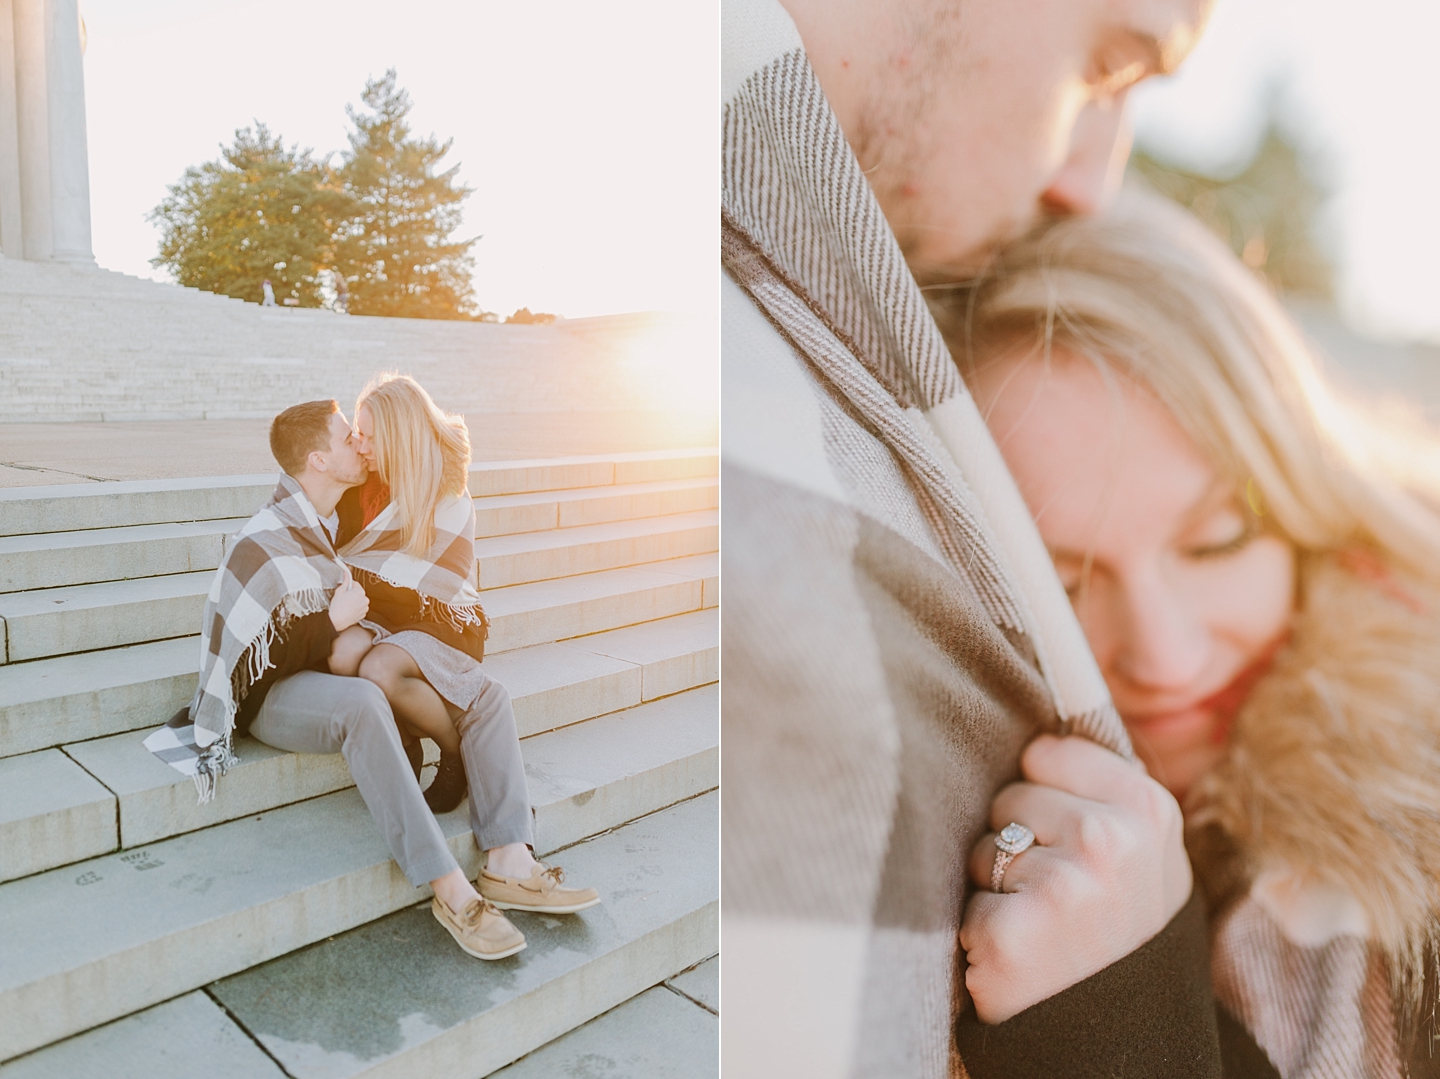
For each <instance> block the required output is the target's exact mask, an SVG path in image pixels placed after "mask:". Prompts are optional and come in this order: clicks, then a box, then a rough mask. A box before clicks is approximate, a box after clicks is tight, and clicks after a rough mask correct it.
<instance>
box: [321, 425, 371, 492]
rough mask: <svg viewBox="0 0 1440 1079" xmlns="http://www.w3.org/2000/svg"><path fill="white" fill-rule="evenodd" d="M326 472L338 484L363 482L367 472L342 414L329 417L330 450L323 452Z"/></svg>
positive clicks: (352, 433) (353, 436)
mask: <svg viewBox="0 0 1440 1079" xmlns="http://www.w3.org/2000/svg"><path fill="white" fill-rule="evenodd" d="M325 463H326V466H327V471H328V472H329V473H330V476H331V478H332V479H334V480H335V481H336V482H338V483H348V484H352V485H353V484H359V483H364V482H365V477H366V475H368V470H367V468H366V465H365V458H363V457H361V456H360V452H359V450H357V449H356V447H355V435H354V432H353V431H352V430H351V427H350V421H348V420H347V419H346V418H345V414H344V413H343V412H334V413H331V415H330V448H329V449H327V450H326V451H325Z"/></svg>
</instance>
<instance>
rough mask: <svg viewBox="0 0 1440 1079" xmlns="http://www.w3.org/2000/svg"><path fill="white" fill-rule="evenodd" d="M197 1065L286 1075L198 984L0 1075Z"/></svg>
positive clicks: (46, 1078) (110, 1078) (249, 1074)
mask: <svg viewBox="0 0 1440 1079" xmlns="http://www.w3.org/2000/svg"><path fill="white" fill-rule="evenodd" d="M201 1061H203V1064H197V1062H201ZM197 1071H198V1072H199V1073H201V1074H204V1075H205V1076H207V1077H211V1079H289V1077H288V1076H286V1074H285V1073H284V1072H283V1071H281V1070H280V1067H279V1065H277V1064H276V1063H275V1062H274V1061H273V1060H271V1059H270V1058H269V1057H268V1056H266V1055H265V1051H264V1050H263V1049H261V1048H260V1047H259V1046H258V1045H256V1044H255V1043H254V1042H253V1041H252V1040H251V1039H250V1036H249V1035H248V1034H246V1033H245V1031H244V1030H243V1029H241V1027H240V1026H239V1025H238V1024H236V1022H235V1021H234V1020H233V1019H231V1018H230V1017H229V1016H228V1015H226V1014H225V1011H224V1009H223V1008H221V1007H220V1005H218V1004H216V1003H215V1001H213V1000H212V999H210V997H209V996H208V995H206V994H205V993H204V992H203V991H198V990H197V991H196V992H193V993H186V994H185V995H184V996H180V997H176V998H175V999H174V1000H167V1001H166V1002H165V1003H164V1004H157V1005H155V1006H154V1007H153V1008H146V1009H145V1010H144V1011H140V1012H136V1013H135V1014H134V1015H128V1016H126V1017H125V1018H124V1019H117V1020H115V1021H114V1022H113V1023H107V1024H105V1025H104V1026H102V1027H96V1028H95V1029H94V1030H89V1031H86V1032H85V1033H84V1034H77V1035H75V1037H73V1038H66V1039H65V1040H64V1041H61V1042H56V1043H55V1044H54V1045H49V1046H46V1047H45V1048H44V1049H39V1050H36V1051H35V1052H33V1053H28V1054H26V1055H25V1056H23V1057H20V1058H18V1059H16V1060H12V1061H10V1063H8V1064H0V1079H57V1077H58V1076H84V1075H91V1076H102V1075H103V1076H104V1077H105V1079H194V1076H195V1075H196V1074H197Z"/></svg>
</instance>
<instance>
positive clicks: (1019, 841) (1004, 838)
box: [990, 821, 1035, 892]
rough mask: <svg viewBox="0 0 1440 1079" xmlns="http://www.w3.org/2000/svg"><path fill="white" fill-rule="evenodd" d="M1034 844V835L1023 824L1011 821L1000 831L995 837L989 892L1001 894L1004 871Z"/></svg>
mask: <svg viewBox="0 0 1440 1079" xmlns="http://www.w3.org/2000/svg"><path fill="white" fill-rule="evenodd" d="M1034 843H1035V833H1034V832H1032V831H1031V830H1030V829H1029V828H1026V827H1025V825H1023V824H1017V823H1015V822H1014V821H1011V822H1010V823H1009V824H1007V825H1005V827H1004V828H1002V829H1000V834H999V835H997V836H996V837H995V848H996V851H995V865H994V866H993V867H992V868H991V869H990V890H991V891H992V892H1003V891H1004V890H1005V889H1004V888H1003V887H1001V885H1003V884H1004V883H1005V870H1007V869H1009V868H1010V863H1011V862H1013V861H1014V860H1015V856H1016V855H1018V854H1023V853H1025V852H1026V851H1027V850H1029V849H1030V848H1031V846H1033V845H1034Z"/></svg>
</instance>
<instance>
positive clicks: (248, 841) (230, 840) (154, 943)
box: [0, 687, 719, 1066]
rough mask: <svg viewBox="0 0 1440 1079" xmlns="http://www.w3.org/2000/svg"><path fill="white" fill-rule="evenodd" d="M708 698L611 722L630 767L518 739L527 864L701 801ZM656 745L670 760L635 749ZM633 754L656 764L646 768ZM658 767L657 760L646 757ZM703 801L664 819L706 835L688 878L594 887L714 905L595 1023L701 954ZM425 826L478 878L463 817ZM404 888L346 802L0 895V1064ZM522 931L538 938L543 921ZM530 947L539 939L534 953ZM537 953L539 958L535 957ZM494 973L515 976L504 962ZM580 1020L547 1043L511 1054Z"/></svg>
mask: <svg viewBox="0 0 1440 1079" xmlns="http://www.w3.org/2000/svg"><path fill="white" fill-rule="evenodd" d="M717 704H718V693H717V691H716V690H715V689H714V688H713V687H712V688H709V689H700V690H693V691H691V692H690V693H688V694H682V695H680V696H677V697H672V698H667V699H666V700H663V701H658V702H655V703H653V704H648V705H642V706H640V707H639V708H635V709H632V710H630V711H629V712H626V713H621V714H620V715H618V716H615V717H610V720H609V724H608V730H606V733H607V735H608V739H607V741H608V742H616V741H624V742H626V743H628V744H629V745H630V746H632V747H633V757H627V759H626V760H624V761H623V762H622V761H619V760H617V758H616V757H615V756H614V755H612V754H608V753H607V754H604V755H601V756H599V758H598V759H597V757H596V754H595V752H594V751H595V749H596V747H595V746H594V745H593V744H589V743H586V744H583V745H582V744H578V743H577V744H576V745H575V746H574V747H573V748H565V746H566V744H567V742H569V741H573V740H574V739H573V733H574V732H581V731H584V730H585V729H586V728H587V727H589V726H590V725H591V724H590V723H587V724H581V725H579V726H578V727H573V728H567V729H565V730H562V731H558V732H554V733H553V734H550V735H542V736H540V737H539V738H538V739H531V740H530V743H531V744H532V745H533V744H534V743H535V742H537V741H541V739H546V740H548V741H545V742H542V744H541V746H540V747H539V748H538V750H531V749H530V746H528V745H527V751H529V752H531V753H532V755H533V758H534V760H535V761H536V762H537V767H536V769H535V771H533V772H530V783H531V797H532V800H533V802H534V803H535V806H536V818H537V828H538V832H537V842H536V850H537V852H538V853H540V854H542V855H543V854H548V853H550V852H552V851H554V850H556V849H558V848H560V847H562V846H565V845H568V844H570V843H574V842H575V841H577V840H579V839H581V838H584V837H585V836H587V835H596V834H599V833H601V832H604V831H606V830H607V829H614V828H620V826H621V825H624V824H625V823H626V822H627V821H632V820H635V819H636V818H639V817H641V816H644V815H646V814H649V813H653V812H655V811H656V810H659V809H662V808H664V807H665V806H667V805H674V804H676V803H677V802H680V801H682V800H684V799H690V798H693V797H694V796H695V795H698V794H702V793H703V792H704V791H706V790H711V789H713V788H714V787H715V785H716V783H717V782H718V769H719V748H718V733H719V731H718V728H719V723H718V710H717ZM605 722H606V721H605V720H596V721H592V723H605ZM592 737H593V736H592ZM652 742H654V743H662V744H664V745H665V746H666V747H667V748H666V749H665V750H664V751H663V752H661V751H659V750H651V749H649V748H647V747H648V745H649V743H652ZM647 755H649V760H651V761H653V762H654V763H653V764H651V765H650V766H648V767H647V766H646V764H645V761H646V759H647ZM665 755H668V758H669V759H666V760H664V761H660V760H658V758H659V757H660V756H665ZM527 771H528V769H527ZM586 777H588V778H586ZM227 778H229V777H227ZM581 787H584V789H579V788H581ZM662 799H663V800H662ZM713 804H714V799H713V798H711V799H707V800H706V804H705V808H704V810H703V811H702V810H697V809H696V808H693V807H694V806H695V803H694V802H691V803H689V805H690V807H691V808H686V807H685V806H681V807H679V808H678V810H677V813H678V815H679V816H681V817H683V818H686V819H690V820H695V819H696V818H694V817H691V816H690V815H691V814H699V815H700V816H703V817H704V821H705V823H704V824H703V826H699V827H698V830H692V831H691V834H690V835H689V836H687V839H686V841H685V842H684V843H682V844H680V845H679V846H680V847H681V848H684V850H685V851H687V852H688V855H687V857H688V859H689V860H688V861H687V862H686V867H687V871H686V873H684V874H675V875H674V877H673V887H666V888H660V887H657V886H658V885H659V884H660V881H659V880H658V879H651V876H652V875H651V874H648V873H647V872H645V871H644V870H643V869H642V870H640V871H638V872H637V873H636V875H635V876H634V878H633V881H634V882H633V884H628V886H626V885H623V884H618V883H607V884H606V891H607V894H608V895H609V900H608V902H607V904H605V905H602V906H601V907H600V908H596V909H597V910H600V911H603V912H604V913H603V914H601V915H599V918H600V919H608V918H611V917H614V916H616V914H617V913H618V912H619V910H621V909H634V910H637V911H639V910H645V909H654V910H656V911H660V910H663V909H664V908H666V907H668V906H669V904H670V903H671V902H672V901H673V900H674V898H675V897H676V896H677V895H678V894H680V893H682V892H684V893H686V894H689V891H688V890H689V889H690V888H691V887H692V886H697V885H698V886H699V887H701V888H703V894H704V896H705V897H706V899H705V904H706V906H705V909H706V910H707V911H710V913H709V914H707V916H706V920H705V934H704V936H705V939H704V941H703V943H696V944H695V946H694V948H693V950H692V951H691V952H690V953H688V954H686V955H667V957H666V958H665V961H664V964H663V969H661V970H658V971H654V972H651V971H647V973H646V978H645V979H644V980H642V981H641V983H640V984H639V985H635V986H634V987H632V988H630V989H629V990H628V991H627V992H624V993H622V994H620V995H619V996H618V997H617V998H615V999H612V1000H609V1001H608V1002H606V1001H597V1002H596V1003H598V1007H597V1008H596V1011H603V1010H604V1009H605V1008H608V1007H610V1006H612V1005H613V1004H614V1003H617V1002H618V1001H619V1000H623V999H627V998H628V997H629V996H631V995H633V994H634V993H635V992H638V991H639V990H640V989H643V988H645V986H647V985H653V984H655V982H656V981H658V980H660V979H661V978H664V977H666V976H667V972H673V971H674V970H676V969H677V968H682V967H684V966H686V965H688V964H690V963H693V962H695V961H697V960H698V959H700V958H702V957H703V956H705V955H708V954H711V953H713V952H714V950H715V941H714V932H715V920H714V915H713V904H714V903H715V900H716V896H717V883H716V879H715V868H716V864H717V861H718V855H717V852H716V851H715V848H714V838H715V835H716V828H717V824H716V820H715V816H714V809H713ZM439 821H440V825H441V828H442V830H443V831H444V832H445V834H446V836H447V838H448V839H449V842H450V846H451V849H452V850H454V851H455V853H456V856H457V858H458V859H459V860H460V862H461V865H462V867H463V868H464V869H465V871H466V872H467V873H470V874H473V873H475V872H476V870H477V869H478V859H479V851H478V850H477V849H476V845H475V842H474V838H473V836H472V834H471V833H470V831H469V828H468V826H467V823H466V820H465V811H464V809H463V807H462V808H461V809H459V810H457V811H456V812H454V813H447V814H444V815H443V816H441V817H440V818H439ZM639 828H640V831H638V832H637V833H636V835H635V836H634V837H633V838H631V839H622V840H620V842H619V843H618V844H616V846H615V850H616V852H617V853H615V854H612V855H611V856H610V860H611V861H614V860H615V859H616V858H618V857H619V853H618V852H621V851H623V852H625V855H626V856H627V857H628V856H629V854H630V853H631V852H632V851H634V852H636V853H637V854H638V855H639V856H641V857H642V858H643V857H644V856H645V854H646V853H647V851H646V848H647V846H648V845H649V844H648V842H647V840H646V838H645V836H646V834H647V833H646V831H645V826H644V825H643V824H642V825H640V826H639ZM707 840H708V842H709V843H710V844H711V846H710V848H709V850H708V851H706V852H705V855H704V856H703V857H700V858H694V857H693V855H694V854H695V851H696V846H697V844H703V843H705V842H707ZM691 862H694V863H696V864H694V865H691V864H690V863H691ZM564 863H565V864H567V869H568V870H569V871H570V874H571V879H572V880H575V881H581V880H588V879H590V877H591V873H592V867H591V866H590V865H589V864H588V863H584V864H581V863H577V862H576V861H575V860H574V859H573V858H571V857H570V856H568V855H567V857H566V858H565V859H564ZM706 867H708V869H707V868H706ZM707 874H708V876H707ZM686 878H691V879H690V880H689V882H688V883H687V882H685V880H686ZM696 878H698V879H696ZM595 879H596V880H597V881H598V880H601V879H603V878H601V877H600V876H599V874H596V875H595ZM628 879H629V878H627V881H628ZM667 883H671V882H670V881H667ZM636 892H641V893H642V894H641V895H638V896H637V895H636V894H635V893H636ZM416 894H417V893H416V889H414V888H412V887H410V885H409V883H408V882H407V881H406V880H405V879H404V877H403V876H402V875H401V874H400V871H399V869H398V867H396V866H395V864H394V863H393V862H392V861H391V860H390V857H389V854H388V851H387V850H386V848H385V845H384V843H383V841H382V840H381V838H380V836H379V834H378V832H377V831H376V829H375V826H374V822H373V821H372V820H371V819H370V815H369V813H368V812H367V811H366V809H365V806H364V803H363V802H362V801H361V799H360V796H359V794H358V792H356V791H354V790H345V791H339V792H336V793H334V794H327V795H323V796H321V797H318V798H312V799H311V800H309V801H305V802H300V803H298V804H294V805H289V806H285V807H283V808H281V809H276V810H273V811H271V812H267V813H263V814H260V815H258V816H252V817H246V818H242V819H240V820H235V821H230V822H227V823H225V824H219V825H216V826H214V827H212V828H207V829H204V830H202V831H199V832H191V833H188V834H186V835H181V836H177V837H175V838H173V839H167V840H164V841H162V842H159V843H155V844H152V845H149V846H145V847H140V848H137V849H135V850H132V851H129V852H128V853H124V854H111V855H106V856H103V857H100V858H96V859H91V860H90V861H87V862H81V863H78V864H76V865H72V866H68V867H65V868H63V869H55V870H51V871H49V872H46V873H40V874H36V875H34V876H30V877H26V878H23V879H21V880H14V881H11V882H9V883H7V884H4V885H0V932H3V936H4V938H5V940H6V942H7V946H6V948H5V950H4V952H3V953H0V1015H4V1016H5V1017H6V1022H5V1023H4V1024H3V1025H0V1060H8V1059H9V1058H11V1057H14V1056H19V1055H20V1054H22V1053H26V1052H29V1051H31V1050H33V1049H37V1048H40V1047H41V1046H44V1045H48V1044H49V1043H51V1042H54V1041H58V1040H59V1039H61V1038H65V1037H68V1036H70V1035H73V1034H77V1033H79V1032H81V1031H83V1030H87V1029H89V1028H91V1027H94V1026H98V1025H99V1024H101V1023H105V1022H109V1021H110V1020H112V1019H116V1018H119V1017H121V1016H124V1015H128V1014H130V1013H131V1012H135V1011H138V1010H140V1009H142V1008H146V1007H149V1006H150V1005H152V1004H157V1003H159V1002H161V1001H164V1000H168V999H169V998H171V997H174V996H178V995H179V994H181V993H185V992H188V991H190V990H192V989H195V988H198V987H199V986H201V985H204V984H205V983H206V982H209V981H212V980H214V979H216V978H223V977H226V976H227V975H231V974H235V973H238V972H240V971H244V970H247V969H248V968H250V967H253V966H255V965H256V964H259V963H263V962H265V961H266V960H269V959H273V958H275V957H277V956H281V955H284V954H286V953H288V952H291V951H294V950H295V949H297V948H301V947H304V946H305V945H307V944H312V943H314V942H316V941H319V940H322V939H324V938H326V937H330V936H333V935H335V934H338V933H343V932H344V931H346V930H348V929H353V928H354V927H356V926H359V925H364V924H365V923H368V922H371V921H374V920H375V919H377V918H380V917H383V916H384V915H386V914H389V913H391V912H393V911H396V910H400V909H402V908H404V907H406V906H409V905H411V904H413V903H414V902H415V898H416ZM422 894H423V893H422ZM632 903H633V906H632V905H631V904H632ZM427 916H428V914H427ZM549 920H550V921H553V919H549ZM667 920H668V919H667ZM526 921H527V924H537V926H538V925H539V924H540V923H541V922H542V921H543V920H541V919H534V920H532V919H526ZM572 924H575V923H572ZM592 924H600V923H599V922H596V921H592V920H591V919H589V918H588V916H587V918H586V919H585V920H584V921H582V922H580V923H578V926H577V927H578V929H579V931H580V935H579V937H575V936H574V935H573V934H561V937H563V943H561V942H560V941H558V940H557V944H558V947H557V949H556V952H555V953H552V954H562V955H571V956H572V958H573V952H574V949H576V948H579V949H581V950H583V949H584V943H585V940H586V939H587V938H588V936H589V933H588V931H587V927H588V926H590V925H592ZM436 928H437V929H438V928H439V927H438V926H437V927H436ZM382 935H383V934H382ZM541 936H542V933H541V932H537V934H536V937H537V944H538V943H539V939H540V938H541ZM540 954H543V950H537V954H536V955H535V956H534V957H532V958H539V955H540ZM456 955H457V956H460V957H461V958H464V956H463V953H460V952H458V951H457V952H456ZM411 958H412V959H413V955H412V957H411ZM542 965H543V964H533V963H532V964H530V965H525V964H523V963H522V964H519V965H517V966H518V969H519V970H526V969H533V968H534V967H538V966H542ZM422 966H424V969H429V967H428V965H422ZM369 969H370V971H371V974H372V977H371V978H370V980H371V981H374V980H375V979H374V978H373V972H374V971H377V970H383V969H386V968H385V967H384V966H375V967H371V968H369ZM469 969H470V970H472V971H473V970H474V969H475V968H473V967H470V968H469ZM508 969H509V970H510V971H511V975H512V976H513V974H514V973H515V972H516V966H512V967H510V968H508ZM507 977H508V976H507ZM382 980H385V979H382ZM386 981H388V980H386ZM435 999H445V998H444V997H437V998H435ZM227 1007H228V1005H227ZM232 1010H233V1009H232ZM354 1014H359V1013H351V1015H352V1017H353V1015H354ZM591 1014H594V1012H592V1013H591ZM586 1018H589V1016H583V1017H581V1018H579V1019H574V1020H572V1021H569V1022H567V1023H565V1024H564V1025H563V1026H561V1027H559V1028H558V1029H555V1030H553V1031H547V1032H545V1033H544V1035H543V1036H541V1037H538V1038H536V1039H535V1040H534V1041H533V1042H532V1043H531V1044H530V1045H527V1046H524V1047H523V1048H520V1049H519V1050H518V1051H517V1052H515V1053H514V1054H513V1056H512V1057H510V1058H509V1059H513V1058H514V1057H515V1056H519V1055H521V1054H522V1053H524V1052H526V1051H528V1050H529V1049H530V1048H534V1046H535V1045H538V1044H543V1043H544V1042H545V1041H548V1040H550V1038H552V1037H554V1036H556V1035H557V1034H559V1033H561V1032H563V1031H564V1030H566V1029H569V1028H570V1027H572V1026H574V1025H575V1024H576V1022H581V1021H584V1019H586ZM247 1025H248V1024H247ZM505 1062H506V1061H505V1060H500V1061H497V1063H496V1065H495V1066H498V1065H499V1064H502V1063H505Z"/></svg>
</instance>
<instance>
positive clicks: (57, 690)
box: [0, 636, 200, 758]
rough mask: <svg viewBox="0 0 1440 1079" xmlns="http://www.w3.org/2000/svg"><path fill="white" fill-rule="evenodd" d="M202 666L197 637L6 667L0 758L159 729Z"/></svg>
mask: <svg viewBox="0 0 1440 1079" xmlns="http://www.w3.org/2000/svg"><path fill="white" fill-rule="evenodd" d="M199 666H200V638H199V637H198V636H192V637H181V638H176V639H175V640H169V641H154V642H152V643H149V644H137V645H132V646H130V647H128V648H112V649H107V650H105V651H101V652H87V653H86V654H84V655H79V656H57V657H55V658H53V659H40V660H35V661H33V662H31V663H14V664H10V665H8V666H0V758H4V757H9V756H13V755H15V754H17V753H29V752H32V751H34V750H37V749H46V748H49V747H51V746H58V745H61V744H63V743H65V742H78V741H82V740H84V739H88V738H100V737H103V736H104V735H107V734H116V733H119V732H121V731H134V730H140V729H142V728H144V727H151V726H159V724H160V723H162V722H164V720H165V719H166V718H167V717H168V716H170V715H172V714H173V713H174V711H175V709H177V708H179V707H180V706H181V705H183V704H185V703H187V702H188V701H189V700H190V698H191V696H192V695H193V694H194V692H195V679H196V672H197V671H198V670H199ZM156 717H159V718H158V720H157V718H156Z"/></svg>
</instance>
